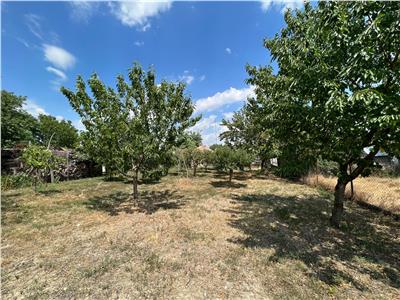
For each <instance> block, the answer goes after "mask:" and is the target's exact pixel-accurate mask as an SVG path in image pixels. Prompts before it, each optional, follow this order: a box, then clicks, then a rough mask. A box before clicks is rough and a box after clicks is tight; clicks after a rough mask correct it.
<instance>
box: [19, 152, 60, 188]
mask: <svg viewBox="0 0 400 300" xmlns="http://www.w3.org/2000/svg"><path fill="white" fill-rule="evenodd" d="M21 159H22V161H23V162H24V163H25V165H26V166H27V167H28V168H31V169H32V171H33V176H34V185H35V189H36V187H37V183H38V182H40V180H41V178H42V175H44V173H45V172H47V171H50V170H51V169H54V168H56V167H57V165H58V164H59V163H60V162H61V160H62V159H61V158H59V157H57V156H55V155H54V154H53V153H52V152H51V150H49V149H48V148H46V147H44V146H38V145H30V146H28V147H26V148H25V149H24V151H23V152H22V157H21Z"/></svg>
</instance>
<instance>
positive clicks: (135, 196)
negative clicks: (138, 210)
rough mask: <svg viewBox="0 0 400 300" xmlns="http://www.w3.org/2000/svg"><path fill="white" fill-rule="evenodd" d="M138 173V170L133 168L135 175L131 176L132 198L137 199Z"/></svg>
mask: <svg viewBox="0 0 400 300" xmlns="http://www.w3.org/2000/svg"><path fill="white" fill-rule="evenodd" d="M138 175H139V170H138V169H136V170H135V175H134V176H133V199H134V200H137V199H139V193H138Z"/></svg>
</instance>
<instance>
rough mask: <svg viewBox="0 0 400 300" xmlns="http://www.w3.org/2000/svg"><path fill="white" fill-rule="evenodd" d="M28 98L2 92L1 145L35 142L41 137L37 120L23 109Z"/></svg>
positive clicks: (10, 145) (8, 145)
mask: <svg viewBox="0 0 400 300" xmlns="http://www.w3.org/2000/svg"><path fill="white" fill-rule="evenodd" d="M25 102H26V97H22V96H17V95H15V94H13V93H11V92H7V91H5V90H2V91H1V145H2V148H4V147H13V146H15V144H17V143H21V142H23V143H28V142H35V141H37V140H38V137H39V126H38V122H37V120H36V119H35V118H34V117H33V116H31V115H30V114H28V113H27V112H26V111H25V110H24V109H23V104H24V103H25Z"/></svg>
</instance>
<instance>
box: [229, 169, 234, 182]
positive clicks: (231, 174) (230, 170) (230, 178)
mask: <svg viewBox="0 0 400 300" xmlns="http://www.w3.org/2000/svg"><path fill="white" fill-rule="evenodd" d="M232 176H233V170H232V169H229V182H232Z"/></svg>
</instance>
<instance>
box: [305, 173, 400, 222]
mask: <svg viewBox="0 0 400 300" xmlns="http://www.w3.org/2000/svg"><path fill="white" fill-rule="evenodd" d="M304 181H305V183H307V184H309V185H312V186H320V187H322V188H324V189H327V190H329V191H332V192H333V191H334V190H335V185H336V177H328V176H323V175H318V176H317V175H309V176H307V177H305V178H304ZM353 186H354V194H353V199H354V200H356V201H361V202H364V203H367V204H370V205H373V206H376V207H379V208H381V209H383V210H386V211H390V212H393V213H395V214H399V215H400V178H384V177H373V176H371V177H359V178H357V179H356V180H354V181H353ZM346 196H347V197H348V198H350V196H351V187H350V183H349V184H348V185H347V187H346Z"/></svg>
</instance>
